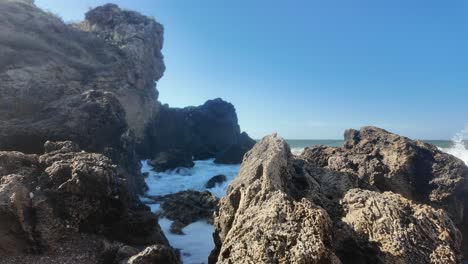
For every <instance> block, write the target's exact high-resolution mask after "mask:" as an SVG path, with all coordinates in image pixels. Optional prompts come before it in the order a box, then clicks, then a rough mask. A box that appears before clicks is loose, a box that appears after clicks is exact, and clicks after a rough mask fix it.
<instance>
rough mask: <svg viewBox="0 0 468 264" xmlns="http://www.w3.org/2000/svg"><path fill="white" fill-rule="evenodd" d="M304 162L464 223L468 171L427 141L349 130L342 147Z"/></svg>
mask: <svg viewBox="0 0 468 264" xmlns="http://www.w3.org/2000/svg"><path fill="white" fill-rule="evenodd" d="M301 157H302V158H304V159H305V160H307V161H309V162H311V163H313V164H315V165H317V166H320V167H325V168H329V169H331V170H334V171H339V172H345V173H348V174H351V175H354V176H356V177H357V178H359V179H360V181H361V186H366V185H367V186H369V188H371V187H374V188H375V189H377V190H379V191H392V192H395V193H399V194H401V195H403V196H404V197H406V198H408V199H412V200H415V201H419V202H424V203H427V204H430V205H432V206H434V207H438V208H443V209H445V210H446V211H447V212H448V213H449V214H450V216H451V217H452V219H453V220H454V221H455V222H456V223H461V222H462V220H463V217H464V215H463V211H464V206H465V197H466V192H467V191H468V182H467V180H468V168H467V167H466V166H465V164H464V163H463V161H461V160H459V159H458V158H456V157H454V156H452V155H449V154H447V153H444V152H442V151H440V150H438V149H437V147H435V146H433V145H431V144H427V143H424V142H422V141H413V140H410V139H408V138H406V137H402V136H399V135H396V134H393V133H390V132H387V131H385V130H383V129H380V128H376V127H363V128H361V130H360V131H357V130H353V129H350V130H347V131H346V132H345V143H344V145H343V146H342V147H337V148H334V147H324V146H319V147H313V148H306V149H305V150H304V153H303V154H302V156H301Z"/></svg>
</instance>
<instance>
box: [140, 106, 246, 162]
mask: <svg viewBox="0 0 468 264" xmlns="http://www.w3.org/2000/svg"><path fill="white" fill-rule="evenodd" d="M146 138H147V141H146V142H145V144H144V145H140V146H139V152H140V153H144V155H145V156H146V157H148V158H152V157H154V156H155V154H156V153H158V152H164V151H168V150H178V151H180V152H183V153H186V154H187V155H190V156H192V157H194V159H195V160H200V159H209V158H215V157H216V155H218V154H221V153H222V152H225V151H226V150H228V149H229V148H234V147H236V146H239V150H238V151H237V152H236V153H238V152H241V153H240V154H238V155H237V156H236V157H238V156H240V157H242V156H243V154H244V153H245V152H246V151H247V150H248V149H250V148H251V147H252V146H253V145H251V146H250V148H249V145H248V142H247V141H248V140H247V138H248V135H247V134H245V133H244V134H242V135H241V133H240V128H239V125H238V122H237V114H236V110H235V108H234V106H233V105H232V104H230V103H228V102H225V101H223V100H222V99H220V98H218V99H214V100H209V101H207V102H206V103H204V104H203V105H201V106H197V107H186V108H170V107H169V106H167V105H164V106H162V108H161V110H160V112H159V114H158V116H157V117H156V119H155V120H154V123H153V124H152V125H151V126H149V127H148V128H147V131H146ZM246 142H247V143H246ZM237 161H238V162H239V163H240V161H241V159H238V160H237ZM230 163H231V161H230Z"/></svg>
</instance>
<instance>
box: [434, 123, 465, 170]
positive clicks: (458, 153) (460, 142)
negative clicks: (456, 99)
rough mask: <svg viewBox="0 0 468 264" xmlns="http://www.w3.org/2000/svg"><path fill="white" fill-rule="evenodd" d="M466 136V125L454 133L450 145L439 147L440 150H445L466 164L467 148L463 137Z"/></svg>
mask: <svg viewBox="0 0 468 264" xmlns="http://www.w3.org/2000/svg"><path fill="white" fill-rule="evenodd" d="M466 136H468V125H467V126H466V127H465V129H463V130H462V131H460V132H458V133H457V134H455V136H454V137H453V138H452V140H451V141H452V146H450V147H448V148H440V149H441V150H442V151H444V152H447V153H448V154H451V155H453V156H455V157H457V158H459V159H461V160H463V162H465V164H467V165H468V149H467V143H468V142H466V140H465V137H466Z"/></svg>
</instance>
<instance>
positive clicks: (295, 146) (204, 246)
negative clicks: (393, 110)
mask: <svg viewBox="0 0 468 264" xmlns="http://www.w3.org/2000/svg"><path fill="white" fill-rule="evenodd" d="M467 135H468V127H467V128H466V129H465V130H463V131H460V132H459V133H457V134H456V135H455V136H454V137H453V139H452V140H451V143H450V142H448V141H445V142H441V143H439V144H438V143H437V142H430V143H433V144H436V145H438V147H439V149H441V150H442V151H444V152H447V153H449V154H452V155H454V156H456V157H458V158H460V159H461V160H463V161H464V162H465V163H466V164H468V149H467V148H466V142H465V140H464V138H465V137H466V136H467ZM321 144H325V145H332V146H337V145H340V144H341V143H340V141H336V140H335V141H331V140H329V141H323V140H301V141H297V140H296V141H294V142H290V145H292V146H291V152H292V153H293V154H295V155H300V154H301V153H302V151H303V150H304V148H305V147H306V146H311V145H321ZM239 168H240V165H221V164H215V163H214V162H213V160H200V161H195V166H194V167H193V168H179V169H175V170H169V171H165V172H160V173H157V172H154V171H152V170H151V167H150V166H149V165H148V164H147V162H146V161H142V172H148V173H149V176H148V177H147V178H146V179H145V181H146V183H147V184H148V187H149V190H148V192H147V194H149V195H167V194H172V193H177V192H180V191H184V190H189V189H192V190H198V191H204V190H208V191H210V192H211V193H213V194H214V195H215V196H217V197H223V196H225V194H226V189H227V186H228V185H229V183H230V182H231V181H232V180H233V179H234V178H235V177H236V176H237V173H238V171H239ZM219 174H223V175H225V176H226V177H227V181H226V182H224V183H222V184H219V185H217V186H216V187H214V188H212V189H206V188H205V184H206V183H207V182H208V180H209V179H211V177H213V176H216V175H219ZM141 200H142V201H143V202H148V203H150V204H148V206H150V207H151V210H152V211H153V212H157V211H158V210H160V205H159V204H157V203H156V204H155V203H152V204H151V201H152V200H150V199H148V198H145V197H141ZM159 224H160V225H161V229H162V230H163V232H164V234H165V235H166V237H167V239H168V240H169V242H170V244H171V245H172V246H173V247H174V248H177V249H179V250H180V251H181V257H182V261H183V263H185V264H202V263H207V262H208V255H209V253H210V252H211V250H212V249H213V248H214V243H213V238H212V233H213V226H212V225H210V224H208V223H207V222H206V221H197V222H195V223H192V224H190V225H188V226H186V227H185V228H184V229H183V232H184V233H185V235H176V234H172V233H170V232H169V229H170V226H171V224H172V221H171V220H169V219H167V218H161V219H159Z"/></svg>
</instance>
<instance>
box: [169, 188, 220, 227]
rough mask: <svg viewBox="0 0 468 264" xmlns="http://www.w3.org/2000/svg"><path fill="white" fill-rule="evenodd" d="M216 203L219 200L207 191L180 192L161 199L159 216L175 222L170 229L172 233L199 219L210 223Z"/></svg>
mask: <svg viewBox="0 0 468 264" xmlns="http://www.w3.org/2000/svg"><path fill="white" fill-rule="evenodd" d="M218 201H219V199H218V198H217V197H216V196H214V195H212V194H211V193H210V192H208V191H204V192H198V191H193V190H188V191H182V192H178V193H175V194H170V195H167V196H165V197H164V198H163V202H162V203H161V209H162V213H161V214H162V216H164V217H167V218H168V219H170V220H173V221H175V222H174V226H173V227H171V228H172V229H173V230H174V231H175V230H181V229H182V228H184V227H185V226H187V225H189V224H191V223H193V222H195V221H198V220H201V219H205V220H207V221H208V222H210V223H212V222H213V211H214V210H215V208H216V206H217V205H218ZM175 233H177V232H175Z"/></svg>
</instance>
